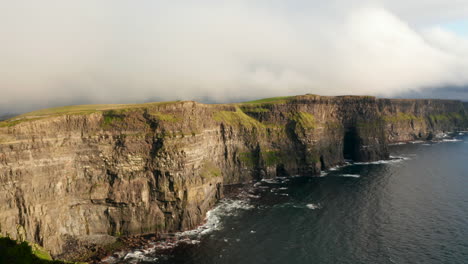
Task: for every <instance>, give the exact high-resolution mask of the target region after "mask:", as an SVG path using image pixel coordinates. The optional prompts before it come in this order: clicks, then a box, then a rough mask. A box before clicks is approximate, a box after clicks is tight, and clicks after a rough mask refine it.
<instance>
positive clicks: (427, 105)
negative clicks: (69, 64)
mask: <svg viewBox="0 0 468 264" xmlns="http://www.w3.org/2000/svg"><path fill="white" fill-rule="evenodd" d="M467 127H468V115H467V111H466V110H465V107H464V105H463V103H462V102H460V101H451V100H404V99H398V100H396V99H378V98H375V97H370V96H340V97H326V96H317V95H301V96H293V97H281V98H269V99H264V100H259V101H254V102H247V103H239V104H225V105H206V104H200V103H197V102H191V101H185V102H165V103H150V104H143V105H128V106H126V105H117V106H105V107H100V106H96V107H94V108H93V106H79V107H65V108H59V109H49V110H47V109H46V110H41V111H37V112H33V113H29V114H25V115H22V116H19V117H15V118H12V119H9V120H7V121H2V122H0V223H1V227H0V235H4V236H6V235H8V236H10V237H12V238H13V239H16V240H22V239H24V240H27V241H31V242H34V243H36V244H39V245H41V246H43V247H44V248H46V249H47V250H49V251H50V253H51V255H52V256H53V257H55V258H62V259H67V260H74V259H77V257H83V256H90V255H93V254H94V255H96V254H95V253H96V252H97V253H99V254H101V253H100V249H99V248H106V247H118V245H119V243H120V242H123V241H122V239H123V238H124V237H131V238H132V239H131V240H130V241H126V242H128V243H131V244H135V245H139V243H140V242H139V240H138V239H137V238H133V236H138V235H139V234H171V233H177V232H180V231H184V230H192V229H194V228H197V227H198V226H200V224H201V223H203V221H204V219H205V216H206V214H207V212H208V211H209V210H211V209H212V208H213V206H214V205H215V204H216V203H217V202H218V201H219V200H220V199H222V197H224V195H225V194H224V193H225V192H224V190H223V189H224V187H223V186H226V185H230V184H242V183H250V182H252V181H258V180H261V179H271V178H275V177H277V176H284V177H292V176H294V175H304V176H320V174H321V173H322V172H323V171H325V170H327V169H329V168H332V167H334V166H337V165H340V164H343V163H344V162H345V161H346V160H353V161H355V162H369V161H377V160H382V159H387V158H389V151H388V146H389V144H392V143H396V142H401V141H411V140H426V139H430V138H433V137H435V136H436V135H438V134H440V133H445V132H447V131H454V130H466V129H467ZM57 201H60V202H57ZM159 238H160V237H159V236H156V240H158V239H159ZM161 238H162V237H161ZM119 241H120V242H119ZM99 254H97V255H99ZM103 254H104V253H103Z"/></svg>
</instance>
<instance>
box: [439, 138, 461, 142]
mask: <svg viewBox="0 0 468 264" xmlns="http://www.w3.org/2000/svg"><path fill="white" fill-rule="evenodd" d="M461 141H463V140H461V139H455V138H451V139H442V142H461Z"/></svg>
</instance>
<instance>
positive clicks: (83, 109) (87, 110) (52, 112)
mask: <svg viewBox="0 0 468 264" xmlns="http://www.w3.org/2000/svg"><path fill="white" fill-rule="evenodd" d="M176 102H179V101H170V102H155V103H144V104H94V105H72V106H61V107H53V108H47V109H41V110H37V111H33V112H29V113H26V114H22V115H19V116H16V117H13V118H10V119H8V120H5V121H2V122H0V127H10V126H15V125H17V124H19V123H22V122H24V121H32V120H37V119H43V118H47V117H53V116H60V115H88V114H92V113H96V112H105V111H110V110H112V111H114V113H117V112H124V111H127V110H132V109H139V108H141V109H145V108H151V107H155V106H162V105H166V104H173V103H176ZM108 121H109V120H108ZM105 122H106V121H105Z"/></svg>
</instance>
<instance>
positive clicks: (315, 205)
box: [306, 203, 322, 210]
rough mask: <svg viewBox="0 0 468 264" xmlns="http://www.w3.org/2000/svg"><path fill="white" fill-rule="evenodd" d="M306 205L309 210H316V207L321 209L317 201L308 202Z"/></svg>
mask: <svg viewBox="0 0 468 264" xmlns="http://www.w3.org/2000/svg"><path fill="white" fill-rule="evenodd" d="M306 207H307V208H309V209H311V210H316V209H321V208H322V206H321V205H320V204H319V203H316V204H313V203H310V204H307V205H306Z"/></svg>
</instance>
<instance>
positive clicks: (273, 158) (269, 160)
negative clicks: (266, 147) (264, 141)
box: [261, 151, 281, 166]
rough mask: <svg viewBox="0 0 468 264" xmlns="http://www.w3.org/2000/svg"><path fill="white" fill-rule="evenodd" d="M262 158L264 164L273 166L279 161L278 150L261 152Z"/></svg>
mask: <svg viewBox="0 0 468 264" xmlns="http://www.w3.org/2000/svg"><path fill="white" fill-rule="evenodd" d="M261 155H262V158H263V160H264V161H265V165H266V166H273V165H276V164H278V163H279V162H280V161H281V156H280V152H279V151H265V152H261Z"/></svg>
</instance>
